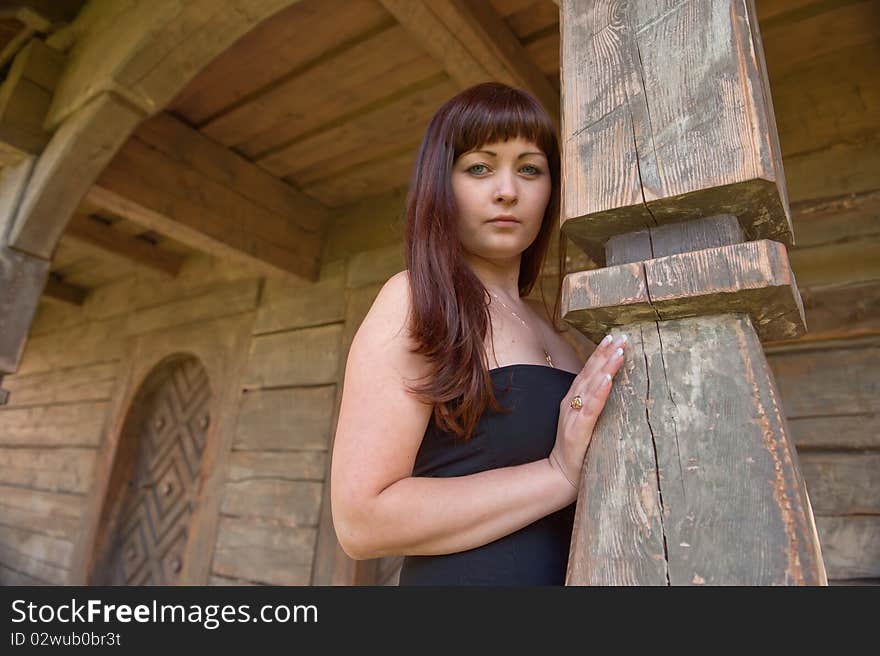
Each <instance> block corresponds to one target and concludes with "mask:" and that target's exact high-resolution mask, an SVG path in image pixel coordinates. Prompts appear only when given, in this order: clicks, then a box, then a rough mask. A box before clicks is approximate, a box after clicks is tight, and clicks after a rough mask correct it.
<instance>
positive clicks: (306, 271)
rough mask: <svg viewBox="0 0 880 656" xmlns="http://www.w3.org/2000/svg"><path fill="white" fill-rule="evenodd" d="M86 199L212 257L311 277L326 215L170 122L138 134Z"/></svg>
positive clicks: (316, 266) (314, 273)
mask: <svg viewBox="0 0 880 656" xmlns="http://www.w3.org/2000/svg"><path fill="white" fill-rule="evenodd" d="M87 197H88V199H89V201H90V202H92V203H94V204H95V205H97V206H98V207H101V208H103V209H104V210H106V211H108V212H110V213H111V214H116V215H118V216H121V217H125V218H127V219H130V220H132V221H135V222H136V223H140V224H141V225H144V226H145V227H147V228H150V229H152V230H155V231H156V232H159V233H160V234H163V235H166V236H168V237H171V238H173V239H176V240H178V241H180V242H182V243H185V244H188V245H190V246H192V247H194V248H197V249H199V250H202V251H205V252H207V253H211V254H212V255H216V256H218V257H230V258H232V259H234V260H236V261H239V262H242V263H245V264H248V265H250V266H252V267H255V268H256V269H257V270H260V271H263V272H266V273H267V274H270V275H285V276H289V275H291V274H292V275H294V276H296V277H298V278H301V279H305V280H310V281H313V280H315V279H317V275H318V269H319V263H320V252H321V244H322V238H323V231H324V223H325V216H326V211H325V210H324V209H323V208H321V207H320V206H319V205H318V204H317V203H315V202H314V201H312V200H310V199H308V198H306V197H305V196H303V195H302V194H300V193H299V192H297V191H296V190H294V189H292V188H291V187H289V186H288V185H286V184H285V183H283V182H281V181H280V180H278V179H276V178H274V177H272V176H271V175H270V174H269V173H267V172H265V171H263V170H261V169H260V168H259V167H257V166H256V165H254V164H251V163H250V162H248V161H247V160H245V159H243V158H242V157H240V156H238V155H236V154H235V153H233V152H231V151H229V150H227V149H226V148H224V147H223V146H221V145H219V144H216V143H214V142H212V141H211V140H210V139H208V138H207V137H205V136H203V135H201V134H200V133H198V132H197V131H195V130H193V129H191V128H188V127H187V126H185V125H183V124H182V123H180V122H179V121H177V120H176V119H173V118H171V117H170V116H167V115H161V116H159V117H157V118H156V119H154V120H151V121H148V122H147V123H146V124H145V125H144V126H143V127H142V128H141V129H139V130H138V133H137V134H136V135H135V136H134V137H133V138H132V139H130V140H129V141H128V142H127V143H126V144H125V145H124V146H123V147H122V148H121V149H120V150H119V152H118V153H117V155H116V157H115V158H114V159H113V161H112V162H111V163H110V164H109V165H108V166H107V167H106V168H105V169H104V171H103V172H102V173H101V175H100V177H99V178H98V181H97V183H96V184H95V185H94V186H93V187H92V189H90V190H89V192H88V196H87Z"/></svg>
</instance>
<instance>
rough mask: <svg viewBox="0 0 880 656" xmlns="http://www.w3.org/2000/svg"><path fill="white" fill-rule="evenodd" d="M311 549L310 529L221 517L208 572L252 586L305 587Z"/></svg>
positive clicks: (310, 559) (313, 544) (311, 531)
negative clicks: (251, 584)
mask: <svg viewBox="0 0 880 656" xmlns="http://www.w3.org/2000/svg"><path fill="white" fill-rule="evenodd" d="M314 548H315V529H314V528H300V527H290V526H283V525H278V524H277V523H276V522H273V521H268V520H261V519H255V518H247V519H244V518H238V517H222V518H221V519H220V524H219V526H218V531H217V548H216V550H215V551H214V561H213V564H212V566H211V570H212V573H214V574H217V575H220V576H223V577H228V578H237V579H244V580H247V581H251V582H254V583H263V584H268V585H308V584H309V575H310V573H311V564H312V555H313V552H314ZM224 585H225V583H224Z"/></svg>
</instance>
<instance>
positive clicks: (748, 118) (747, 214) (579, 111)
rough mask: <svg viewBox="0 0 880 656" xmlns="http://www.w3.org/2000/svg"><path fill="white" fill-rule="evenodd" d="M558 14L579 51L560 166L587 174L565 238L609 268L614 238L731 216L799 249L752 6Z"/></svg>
mask: <svg viewBox="0 0 880 656" xmlns="http://www.w3.org/2000/svg"><path fill="white" fill-rule="evenodd" d="M561 7H562V11H561V14H560V32H561V39H562V41H563V43H569V44H573V43H575V42H577V41H580V44H579V46H578V47H577V48H566V47H565V46H563V49H562V55H563V56H562V62H561V67H562V97H563V102H564V106H563V116H564V118H563V123H562V141H563V168H564V169H567V170H569V171H579V172H580V173H581V175H577V176H573V177H570V179H569V180H568V181H567V182H568V184H566V185H565V189H564V202H563V205H564V206H565V208H566V216H565V217H563V223H562V230H563V232H564V233H565V234H566V236H568V237H569V238H570V239H571V240H572V241H574V242H575V243H576V244H578V246H580V247H581V248H583V249H584V250H585V252H587V253H588V254H589V255H590V257H591V258H593V259H594V260H595V261H597V262H598V263H600V264H604V254H603V252H602V244H604V242H605V241H606V240H607V239H608V238H609V237H612V236H613V235H616V234H621V233H627V232H634V231H637V230H641V229H643V228H646V227H649V226H652V225H659V224H663V223H670V222H679V221H684V220H687V219H693V218H702V217H705V216H709V215H713V214H732V215H734V216H736V217H737V218H738V219H739V221H740V224H741V225H742V227H743V229H744V231H745V233H746V235H747V236H748V237H749V238H750V239H756V238H764V239H774V240H777V241H781V242H784V243H786V244H790V243H791V240H792V228H791V221H790V218H789V209H788V200H787V195H786V188H785V182H784V178H783V175H782V159H781V153H780V149H779V144H778V137H777V134H776V126H775V123H774V118H773V112H772V103H771V101H770V93H769V86H768V82H767V79H766V73H765V71H764V63H763V56H762V55H761V46H760V36H759V35H758V33H757V21H756V19H755V16H754V11H753V8H752V6H751V2H749V1H746V0H737V1H736V2H733V3H732V4H729V3H712V2H697V3H692V4H678V5H675V6H674V7H672V8H668V7H667V5H665V4H655V3H630V4H626V5H622V4H620V3H616V2H612V1H611V0H603V1H601V2H592V3H583V2H578V1H576V0H572V1H571V2H563V3H561ZM707 25H712V26H714V28H713V29H715V32H714V33H713V34H712V35H711V36H709V35H706V36H696V34H697V32H698V31H699V30H700V29H702V28H703V26H707ZM682 34H692V35H694V40H689V41H686V42H682V41H680V39H681V35H682ZM696 61H699V62H700V65H699V66H700V68H699V72H700V73H701V74H696V73H695V69H694V66H695V62H696ZM708 98H713V99H716V101H715V102H707V101H706V99H708Z"/></svg>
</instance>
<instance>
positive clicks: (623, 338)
mask: <svg viewBox="0 0 880 656" xmlns="http://www.w3.org/2000/svg"><path fill="white" fill-rule="evenodd" d="M628 339H629V337H627V336H626V335H621V336H620V343H621V344H626V341H627V340H628Z"/></svg>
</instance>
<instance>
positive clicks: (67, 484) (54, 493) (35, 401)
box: [0, 255, 262, 584]
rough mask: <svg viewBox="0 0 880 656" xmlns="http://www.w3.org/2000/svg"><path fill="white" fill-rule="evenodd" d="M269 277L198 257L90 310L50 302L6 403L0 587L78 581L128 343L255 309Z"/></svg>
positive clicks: (0, 417)
mask: <svg viewBox="0 0 880 656" xmlns="http://www.w3.org/2000/svg"><path fill="white" fill-rule="evenodd" d="M261 285H262V280H261V279H259V278H257V277H254V276H253V274H251V273H249V272H248V271H246V270H244V269H240V268H236V267H233V266H230V265H229V264H227V263H223V262H219V261H217V260H212V259H210V258H208V257H206V256H202V255H196V256H194V257H191V258H190V259H189V260H188V261H187V262H186V264H185V266H184V267H183V269H182V271H181V273H180V274H179V276H178V277H177V278H176V279H173V280H169V279H166V278H163V277H162V276H157V275H152V276H151V275H148V274H146V273H138V274H137V275H133V276H128V277H125V278H123V279H119V280H116V281H113V282H111V283H108V284H106V285H104V286H102V287H100V288H98V289H96V290H95V291H94V292H93V293H92V294H91V295H90V296H89V297H88V299H87V300H86V302H85V303H84V305H83V306H81V307H75V306H71V305H64V304H58V303H56V302H52V301H46V300H44V301H43V302H42V304H41V305H40V307H39V309H38V311H37V315H36V317H35V319H34V323H33V325H32V327H31V330H30V335H29V339H28V343H27V346H26V348H25V352H24V355H23V358H22V362H21V367H20V368H19V370H18V371H17V372H16V374H15V375H14V376H10V377H8V378H6V379H5V381H4V383H6V387H7V388H8V389H9V391H10V398H9V404H8V405H6V406H2V407H0V584H39V583H49V584H63V583H66V582H67V581H68V576H69V575H70V573H71V572H70V568H71V559H72V557H73V554H74V550H75V549H74V547H75V544H76V542H77V540H78V538H79V536H80V534H81V533H82V531H83V530H84V520H85V513H86V509H87V506H88V504H87V497H88V495H89V493H90V490H91V488H92V485H93V482H94V474H95V468H96V455H97V453H98V450H99V448H100V446H101V444H102V443H103V441H104V440H105V439H106V432H107V427H108V425H109V424H110V423H111V419H112V418H111V417H110V407H111V399H112V397H113V395H114V392H115V389H116V387H117V386H118V385H120V384H121V381H123V379H124V378H125V375H124V374H125V372H126V368H127V365H129V364H130V363H129V362H128V361H127V359H126V357H127V348H128V344H129V343H130V340H131V339H132V338H133V337H136V336H137V335H142V334H144V333H145V332H149V331H157V330H167V329H169V328H171V327H174V326H182V325H187V324H196V323H198V322H201V321H208V320H212V319H215V318H217V317H221V316H230V315H235V314H239V313H243V312H253V311H254V310H255V309H256V306H257V302H258V299H259V294H260V288H261Z"/></svg>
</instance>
